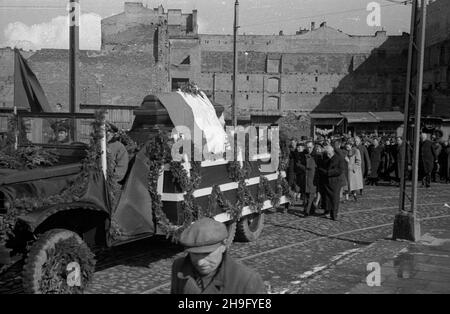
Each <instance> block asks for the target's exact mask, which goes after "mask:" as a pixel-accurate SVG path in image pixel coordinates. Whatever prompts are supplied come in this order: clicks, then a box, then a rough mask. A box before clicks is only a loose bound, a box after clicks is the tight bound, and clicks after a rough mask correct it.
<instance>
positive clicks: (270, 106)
mask: <svg viewBox="0 0 450 314" xmlns="http://www.w3.org/2000/svg"><path fill="white" fill-rule="evenodd" d="M265 107H266V108H265V109H266V110H280V98H279V97H269V98H268V99H267V104H266V106H265Z"/></svg>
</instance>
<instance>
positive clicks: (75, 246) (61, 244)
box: [22, 229, 95, 294]
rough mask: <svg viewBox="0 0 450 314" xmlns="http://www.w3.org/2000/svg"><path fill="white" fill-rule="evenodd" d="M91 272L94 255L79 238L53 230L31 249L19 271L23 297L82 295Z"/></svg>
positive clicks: (39, 239) (90, 278)
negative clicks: (24, 294) (27, 294)
mask: <svg viewBox="0 0 450 314" xmlns="http://www.w3.org/2000/svg"><path fill="white" fill-rule="evenodd" d="M94 271H95V259H94V254H93V253H92V252H91V250H90V249H89V247H88V246H87V245H86V243H85V242H84V241H83V240H82V239H81V238H80V236H79V235H78V234H76V233H74V232H72V231H69V230H65V229H53V230H50V231H47V232H45V233H43V234H42V235H40V236H39V238H38V239H37V240H36V242H35V243H34V244H33V245H32V247H31V249H30V251H29V253H28V256H27V258H26V260H25V265H24V267H23V276H22V278H23V287H24V290H25V292H26V293H39V294H41V293H42V294H77V293H83V291H84V290H85V289H86V287H87V286H88V284H89V283H90V281H91V280H92V277H93V274H94Z"/></svg>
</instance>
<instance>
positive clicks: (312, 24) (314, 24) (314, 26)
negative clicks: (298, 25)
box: [311, 22, 316, 31]
mask: <svg viewBox="0 0 450 314" xmlns="http://www.w3.org/2000/svg"><path fill="white" fill-rule="evenodd" d="M315 28H316V22H311V30H312V31H313V30H314V29H315Z"/></svg>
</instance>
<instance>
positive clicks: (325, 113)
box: [0, 3, 409, 135]
mask: <svg viewBox="0 0 450 314" xmlns="http://www.w3.org/2000/svg"><path fill="white" fill-rule="evenodd" d="M205 14H206V13H205ZM408 40H409V36H408V34H405V33H404V34H403V35H400V36H388V35H387V34H386V32H384V31H378V32H376V33H375V35H373V36H352V35H348V34H345V33H343V32H341V31H339V30H336V29H334V28H332V27H329V26H327V25H326V23H322V24H320V25H319V26H318V27H316V26H315V24H314V23H311V29H310V30H300V31H298V32H297V33H296V34H295V35H283V34H282V33H281V32H280V34H279V35H271V36H268V35H240V36H239V38H238V48H239V62H238V63H239V65H238V67H239V75H238V77H237V80H238V89H239V91H238V95H237V103H238V106H239V110H238V112H239V118H240V120H241V121H243V122H247V123H248V122H252V123H257V124H269V123H277V122H278V123H286V122H289V123H298V124H300V125H302V127H303V128H304V130H303V131H302V132H303V133H304V134H305V135H309V134H310V132H311V127H310V123H311V122H312V123H313V124H314V125H333V124H339V123H341V122H342V120H343V119H344V120H345V121H346V122H349V125H351V124H352V123H353V127H354V129H355V130H362V129H364V128H365V127H366V126H368V125H370V127H369V128H378V127H379V126H380V125H382V124H380V122H386V123H385V125H386V126H387V128H389V129H392V128H393V126H392V125H390V124H389V123H390V122H392V123H394V124H395V125H397V124H399V123H400V120H401V114H400V115H399V112H398V111H399V110H401V109H402V107H403V103H404V85H405V77H406V59H407V49H408ZM25 56H26V57H28V60H29V63H30V65H31V67H32V68H33V70H34V71H35V73H36V75H37V76H38V78H39V80H40V81H41V84H42V86H43V88H44V90H45V91H46V93H47V96H48V98H49V101H50V103H51V104H56V103H61V104H62V105H63V107H64V108H66V109H67V108H68V91H69V88H68V62H67V60H68V51H67V50H56V49H43V50H40V51H37V52H26V53H25ZM232 63H233V62H232V36H231V35H204V34H199V33H198V26H197V11H195V10H194V11H192V12H191V13H187V14H185V13H182V12H181V10H167V11H165V10H164V8H162V6H160V7H158V8H155V9H149V8H146V7H144V6H143V5H142V4H141V3H125V6H124V12H123V13H120V14H118V15H115V16H112V17H108V18H105V19H103V20H102V48H101V50H100V51H81V52H80V65H81V68H80V101H81V103H83V104H99V103H100V104H102V105H116V106H138V105H140V103H141V102H142V99H143V98H144V96H146V95H148V94H152V93H156V92H159V91H170V90H173V89H176V88H178V87H179V86H181V85H182V84H184V83H186V82H188V81H192V82H196V83H197V84H198V85H199V87H200V88H201V89H203V90H205V91H206V92H207V93H208V94H209V96H210V97H211V98H212V99H213V100H214V101H215V102H216V103H219V104H222V105H224V107H225V108H226V110H227V112H228V113H229V112H230V111H231V110H230V105H231V93H232V92H231V91H232ZM12 64H13V51H12V50H11V49H8V48H6V49H1V54H0V67H1V68H2V71H1V72H0V76H1V77H0V82H1V83H0V84H1V85H0V88H1V89H0V106H2V105H3V106H11V104H12V100H13V99H12V90H13V87H12V86H11V85H12V81H13V80H12V75H13V73H12ZM3 69H6V70H5V71H3ZM392 111H397V114H390V112H392ZM348 112H357V114H356V116H355V114H351V113H350V115H349V116H348V114H347V116H346V113H348ZM386 112H388V114H386ZM359 113H361V114H359ZM393 116H395V119H394V120H395V121H390V120H389V119H390V118H391V117H393ZM228 118H231V117H230V116H229V115H228ZM368 119H369V120H368ZM392 123H391V124H392Z"/></svg>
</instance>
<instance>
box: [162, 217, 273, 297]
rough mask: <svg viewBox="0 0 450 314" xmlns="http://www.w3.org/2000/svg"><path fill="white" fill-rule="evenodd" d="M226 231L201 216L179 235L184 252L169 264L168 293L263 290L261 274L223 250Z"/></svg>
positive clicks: (262, 292)
mask: <svg viewBox="0 0 450 314" xmlns="http://www.w3.org/2000/svg"><path fill="white" fill-rule="evenodd" d="M227 237H228V232H227V229H226V227H225V225H224V224H223V223H221V222H218V221H215V220H214V219H212V218H202V219H200V220H198V221H196V222H195V223H193V224H192V225H190V226H189V227H188V228H187V229H185V230H184V231H183V232H182V233H181V236H180V242H181V244H182V245H183V246H184V247H185V248H186V250H185V251H186V252H187V253H188V254H187V255H186V256H185V257H180V258H178V259H176V260H175V262H174V263H173V266H172V285H171V293H172V294H265V293H266V288H265V286H264V282H263V281H262V278H261V276H260V275H259V274H258V273H256V272H255V271H253V270H251V269H250V268H248V267H246V266H244V265H242V264H240V263H238V262H237V261H235V260H234V259H233V258H232V257H231V256H229V255H228V254H227V252H226V239H227Z"/></svg>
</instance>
